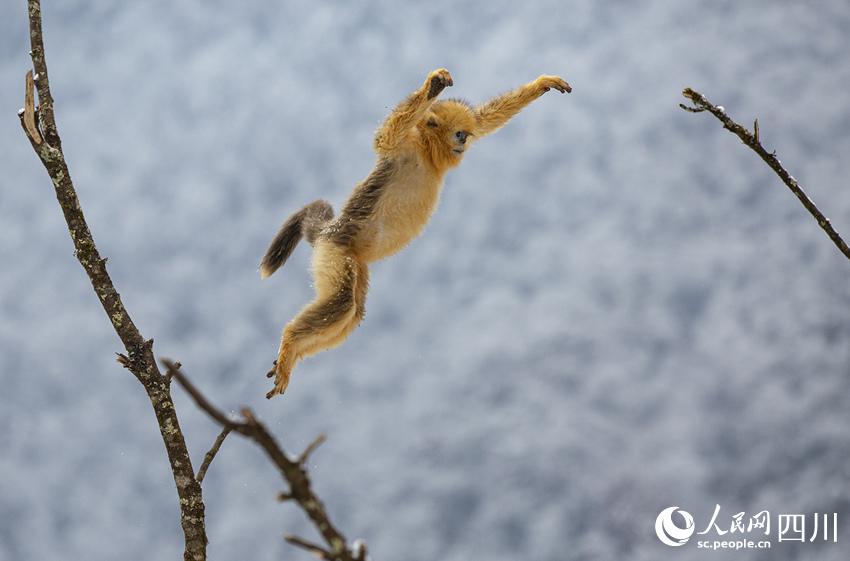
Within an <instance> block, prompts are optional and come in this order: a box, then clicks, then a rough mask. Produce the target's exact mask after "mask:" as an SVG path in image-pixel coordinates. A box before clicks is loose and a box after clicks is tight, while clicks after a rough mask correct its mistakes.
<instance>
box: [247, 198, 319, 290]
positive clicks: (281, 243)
mask: <svg viewBox="0 0 850 561" xmlns="http://www.w3.org/2000/svg"><path fill="white" fill-rule="evenodd" d="M333 217H334V210H333V208H332V207H331V205H330V204H329V203H328V202H327V201H323V200H318V201H313V202H312V203H310V204H308V205H307V206H305V207H304V208H302V209H301V210H299V211H298V212H296V213H295V214H293V215H292V216H290V217H289V218H287V220H286V222H284V223H283V226H281V227H280V230H278V232H277V235H276V236H275V237H274V239H273V240H272V243H271V244H269V248H268V249H267V250H266V254H265V255H264V256H263V260H262V261H260V278H263V279H264V278H267V277H269V276H271V274H272V273H274V272H275V271H277V270H278V269H279V268H280V267H281V266H282V265H283V264H284V263H286V260H287V259H289V256H290V255H291V254H292V251H293V250H294V249H295V246H296V245H298V242H299V241H301V238H302V237H306V238H307V241H308V242H310V244H312V243H313V242H314V241H316V236H317V235H318V233H319V232H320V231H321V229H322V228H323V227H324V226H325V224H327V223H328V221H330V220H331V219H332V218H333Z"/></svg>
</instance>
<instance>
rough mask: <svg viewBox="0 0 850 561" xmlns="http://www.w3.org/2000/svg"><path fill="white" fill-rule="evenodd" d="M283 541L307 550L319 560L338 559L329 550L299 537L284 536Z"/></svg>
mask: <svg viewBox="0 0 850 561" xmlns="http://www.w3.org/2000/svg"><path fill="white" fill-rule="evenodd" d="M283 539H285V540H286V541H287V542H289V543H291V544H292V545H294V546H296V547H300V548H301V549H306V550H307V551H309V552H310V553H312V554H313V555H315V556H316V557H318V558H319V559H325V560H326V561H333V560H334V559H336V557H334V554H333V553H331V552H330V551H328V550H327V549H325V548H323V547H321V546H319V545H316V544H314V543H313V542H308V541H307V540H305V539H304V538H299V537H298V536H294V535H292V534H284V535H283Z"/></svg>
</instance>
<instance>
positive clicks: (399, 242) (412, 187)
mask: <svg viewBox="0 0 850 561" xmlns="http://www.w3.org/2000/svg"><path fill="white" fill-rule="evenodd" d="M442 183H443V177H442V174H437V172H435V171H434V170H433V169H432V168H430V167H429V166H426V165H424V164H423V163H422V162H421V161H419V159H418V158H417V157H415V156H411V157H409V158H405V159H404V160H402V161H400V162H398V167H397V168H396V169H395V171H394V172H393V174H392V176H391V177H390V178H389V181H388V182H387V184H386V186H385V187H384V189H383V190H382V193H381V196H380V198H379V199H378V201H377V204H376V206H375V213H374V216H373V218H372V220H370V221H369V222H368V225H367V227H366V228H365V229H364V231H363V232H362V236H361V239H360V240H359V242H360V243H358V244H357V245H358V246H359V247H358V248H357V249H358V251H357V252H358V254H359V255H360V257H361V258H362V259H364V260H366V261H375V260H378V259H383V258H384V257H388V256H390V255H392V254H394V253H396V252H397V251H399V250H401V249H402V248H404V247H405V246H406V245H407V244H409V243H410V241H411V240H413V238H415V237H416V236H418V235H419V234H420V233H421V232H422V230H423V229H424V228H425V225H426V224H427V223H428V220H429V219H430V218H431V215H432V214H433V212H434V209H435V208H436V207H437V203H438V201H439V198H440V190H441V188H442Z"/></svg>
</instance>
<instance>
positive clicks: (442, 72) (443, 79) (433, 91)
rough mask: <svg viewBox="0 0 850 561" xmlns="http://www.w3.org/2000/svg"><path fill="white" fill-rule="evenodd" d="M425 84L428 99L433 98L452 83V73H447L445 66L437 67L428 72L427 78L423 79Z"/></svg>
mask: <svg viewBox="0 0 850 561" xmlns="http://www.w3.org/2000/svg"><path fill="white" fill-rule="evenodd" d="M425 84H426V85H427V86H428V99H434V98H435V97H437V96H438V95H440V92H441V91H443V90H444V89H446V88H447V87H449V86H452V85H454V82H453V81H452V75H451V74H449V71H448V70H446V69H445V68H438V69H437V70H434V71H433V72H431V73H430V74H428V79H427V80H425Z"/></svg>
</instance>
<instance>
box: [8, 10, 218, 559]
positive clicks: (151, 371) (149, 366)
mask: <svg viewBox="0 0 850 561" xmlns="http://www.w3.org/2000/svg"><path fill="white" fill-rule="evenodd" d="M27 12H28V16H29V35H30V47H31V49H32V50H31V56H32V65H33V70H34V71H35V75H32V70H31V71H29V72H27V73H26V76H25V81H24V86H25V90H24V108H23V111H22V112H19V114H20V116H21V127H22V128H23V130H24V133H25V134H26V136H27V138H28V139H29V141H30V144H31V145H32V147H33V150H35V153H36V154H37V155H38V157H39V159H40V160H41V163H42V165H44V168H45V169H46V170H47V174H48V175H49V176H50V179H51V181H52V182H53V187H54V190H55V192H56V198H57V199H58V201H59V206H60V207H61V208H62V213H63V214H64V216H65V221H66V223H67V225H68V232H69V234H70V235H71V240H72V242H73V244H74V255H75V256H76V258H77V260H78V261H79V262H80V265H82V267H83V269H84V270H85V272H86V274H87V275H88V277H89V281H90V282H91V285H92V288H93V289H94V292H95V294H96V295H97V298H98V300H99V301H100V303H101V306H103V310H104V311H105V312H106V315H107V317H108V318H109V321H110V322H111V323H112V328H113V329H114V330H115V333H116V334H117V335H118V337H119V338H120V339H121V342H122V343H123V344H124V348H125V350H126V354H119V355H118V360H119V362H120V363H121V364H122V365H123V366H124V367H126V368H127V369H128V370H130V372H132V373H133V375H134V376H135V377H136V379H137V380H139V382H140V383H141V384H142V386H143V387H144V388H145V392H146V393H147V395H148V399H150V402H151V405H152V407H153V410H154V414H155V415H156V420H157V424H158V425H159V431H160V435H161V437H162V440H163V442H164V443H165V449H166V452H167V454H168V461H169V464H170V466H171V472H172V475H173V476H174V483H175V485H176V486H177V495H178V497H179V504H180V524H181V526H182V528H183V537H184V540H185V549H184V552H183V559H184V560H185V561H203V560H204V559H206V546H207V535H206V529H205V524H204V501H203V496H202V494H201V486H200V485H199V484H198V482H197V481H196V480H195V473H194V471H193V470H192V461H191V459H190V457H189V451H188V449H187V447H186V440H185V438H184V437H183V433H182V431H181V430H180V423H179V421H178V419H177V413H176V412H175V410H174V403H173V402H172V400H171V392H170V389H169V384H168V382H167V380H165V379H164V378H163V377H162V375H161V374H160V372H159V368H157V365H156V360H155V359H154V356H153V340H151V339H145V338H144V337H143V336H142V334H141V333H140V332H139V330H138V328H137V327H136V324H135V323H134V322H133V320H132V319H131V318H130V314H129V313H128V312H127V309H126V308H125V307H124V304H123V302H122V301H121V297H120V296H119V294H118V291H117V290H116V289H115V285H114V284H113V283H112V279H111V278H110V276H109V273H108V272H107V270H106V259H105V258H103V257H101V255H100V252H99V251H98V250H97V246H96V245H95V243H94V238H93V237H92V235H91V231H90V229H89V226H88V223H87V222H86V218H85V215H84V214H83V209H82V206H81V205H80V200H79V198H78V197H77V190H76V188H75V187H74V183H73V182H72V181H71V174H70V173H69V172H68V165H67V163H66V161H65V154H64V153H63V151H62V141H61V139H60V138H59V131H58V130H57V128H56V120H55V118H54V114H53V96H52V94H51V93H50V82H49V80H48V74H47V63H46V61H45V57H44V39H43V37H42V29H41V4H40V2H39V0H28V10H27ZM34 89H35V90H36V92H37V93H38V108H37V109H36V108H35V107H34V105H35V95H34V92H33V90H34Z"/></svg>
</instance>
